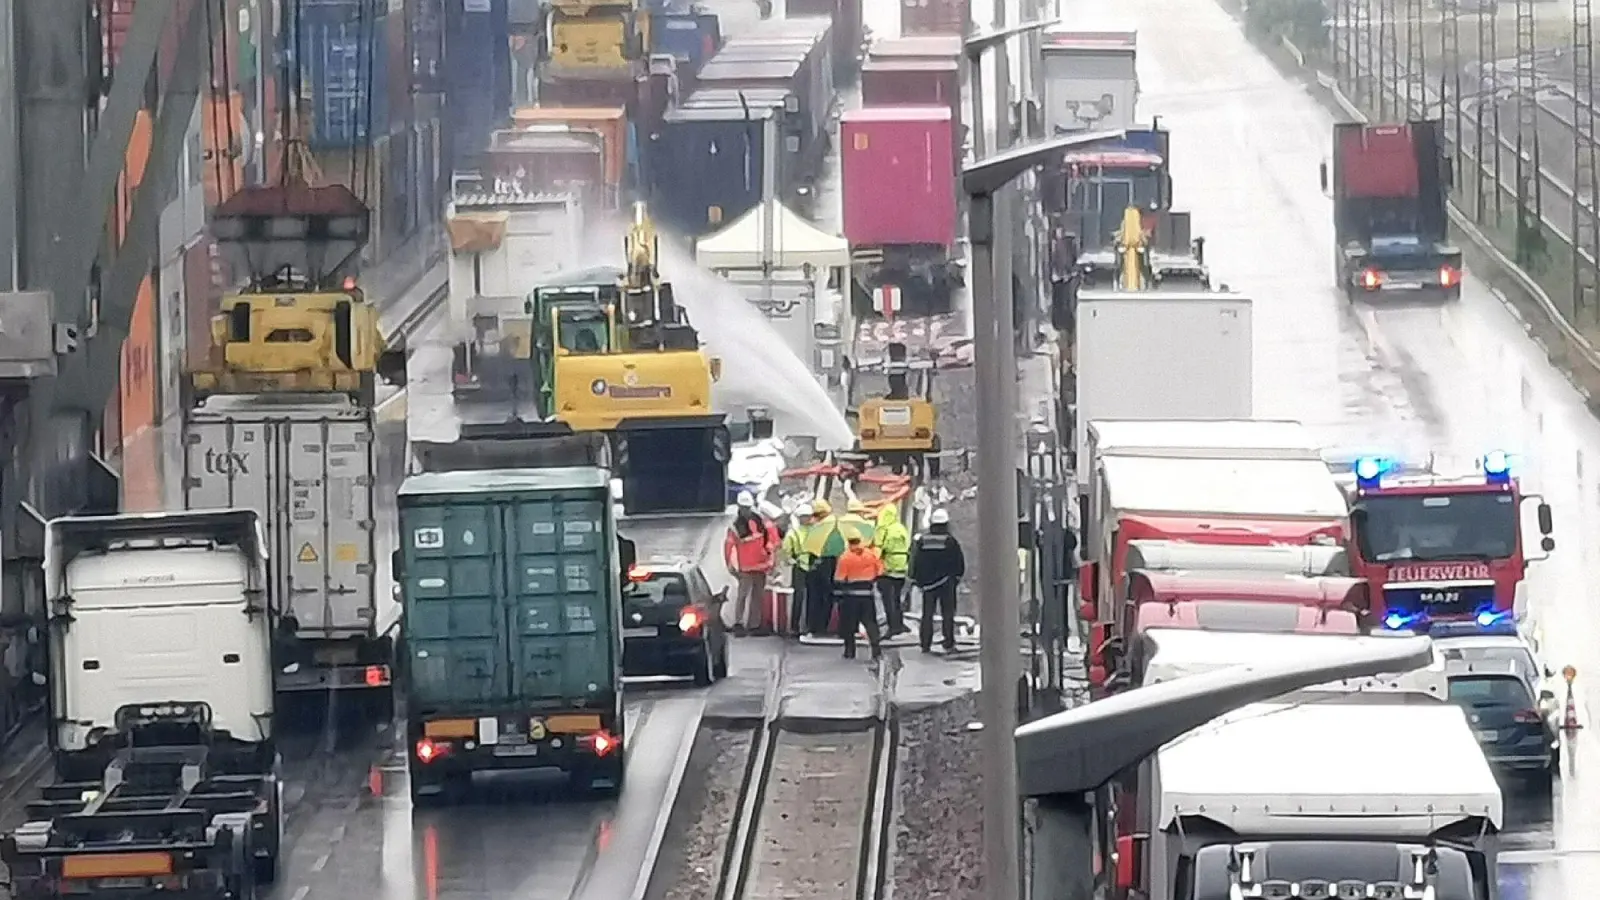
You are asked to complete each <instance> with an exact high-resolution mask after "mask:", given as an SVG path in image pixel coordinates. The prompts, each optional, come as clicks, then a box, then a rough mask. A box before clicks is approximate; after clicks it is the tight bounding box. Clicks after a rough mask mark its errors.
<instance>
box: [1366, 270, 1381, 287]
mask: <svg viewBox="0 0 1600 900" xmlns="http://www.w3.org/2000/svg"><path fill="white" fill-rule="evenodd" d="M1382 285H1383V273H1382V272H1379V271H1378V270H1377V269H1362V270H1361V286H1362V287H1364V288H1366V289H1367V290H1369V291H1375V290H1377V289H1378V288H1379V287H1381V286H1382Z"/></svg>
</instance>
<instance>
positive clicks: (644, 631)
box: [622, 625, 661, 638]
mask: <svg viewBox="0 0 1600 900" xmlns="http://www.w3.org/2000/svg"><path fill="white" fill-rule="evenodd" d="M660 633H661V630H660V629H658V628H656V627H655V626H654V625H651V626H650V627H648V628H624V629H622V636H623V637H625V638H631V637H655V636H656V635H658V634H660Z"/></svg>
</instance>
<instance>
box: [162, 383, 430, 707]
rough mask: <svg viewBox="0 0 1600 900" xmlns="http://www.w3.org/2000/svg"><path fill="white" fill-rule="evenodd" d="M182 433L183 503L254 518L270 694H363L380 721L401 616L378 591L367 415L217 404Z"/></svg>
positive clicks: (268, 398) (321, 405)
mask: <svg viewBox="0 0 1600 900" xmlns="http://www.w3.org/2000/svg"><path fill="white" fill-rule="evenodd" d="M183 429H184V444H183V446H184V480H183V484H184V504H185V505H186V506H187V507H188V508H189V509H232V508H243V509H252V510H256V511H258V512H259V513H260V515H261V522H262V525H263V527H264V528H265V530H266V538H267V547H268V548H269V553H268V561H267V567H268V580H267V597H268V599H269V601H270V602H271V604H272V609H273V612H274V616H275V623H276V627H275V629H274V648H275V654H274V655H275V658H276V661H277V671H278V676H277V683H278V690H279V691H282V692H284V693H296V694H303V693H308V692H316V693H322V692H326V691H347V692H348V691H355V692H361V695H362V696H363V697H365V698H366V699H368V700H370V701H371V707H372V708H371V712H372V713H373V714H375V715H377V716H378V717H380V718H384V719H387V717H388V714H389V712H390V710H391V708H392V699H393V693H392V692H393V686H392V682H393V669H392V666H393V662H394V641H395V638H396V632H397V628H398V625H399V606H398V605H397V604H396V603H395V602H394V600H393V599H392V598H391V597H390V596H388V595H387V593H386V592H384V591H382V590H380V589H379V578H378V565H377V540H378V512H377V489H376V486H377V475H378V468H377V466H378V461H377V452H378V441H377V434H376V422H375V421H374V412H373V408H372V407H371V406H370V405H366V404H362V403H359V402H355V401H353V400H352V399H351V398H349V397H347V396H345V395H343V394H256V395H242V396H229V395H222V396H214V397H210V398H208V399H207V400H206V401H205V402H203V403H201V404H199V405H198V406H194V407H192V408H190V409H189V410H188V411H187V412H186V414H185V415H184V419H183Z"/></svg>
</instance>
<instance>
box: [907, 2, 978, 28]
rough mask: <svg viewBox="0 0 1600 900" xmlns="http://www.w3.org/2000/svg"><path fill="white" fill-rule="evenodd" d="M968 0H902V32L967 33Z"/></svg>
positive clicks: (968, 17) (969, 16)
mask: <svg viewBox="0 0 1600 900" xmlns="http://www.w3.org/2000/svg"><path fill="white" fill-rule="evenodd" d="M967 2H968V0H900V33H901V34H953V35H958V36H959V35H964V34H966V33H967V21H968V20H969V19H970V18H971V15H970V14H969V12H968V6H967Z"/></svg>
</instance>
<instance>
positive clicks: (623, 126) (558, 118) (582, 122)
mask: <svg viewBox="0 0 1600 900" xmlns="http://www.w3.org/2000/svg"><path fill="white" fill-rule="evenodd" d="M511 121H512V122H514V123H515V124H516V125H518V126H525V125H569V126H572V127H573V128H578V129H586V130H589V131H594V132H596V133H597V134H599V135H600V136H601V137H602V138H604V139H605V161H606V183H607V184H609V185H610V187H611V188H612V190H621V189H622V187H623V182H624V180H625V179H626V177H627V173H628V167H629V162H628V160H629V158H630V157H632V156H635V155H637V154H636V152H635V151H634V150H632V149H631V148H630V147H629V146H628V140H629V137H628V136H629V130H628V113H627V110H625V109H623V108H621V107H604V106H601V107H583V106H576V107H572V106H554V107H552V106H525V107H523V108H521V109H519V110H517V111H516V112H514V113H512V114H511Z"/></svg>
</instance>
